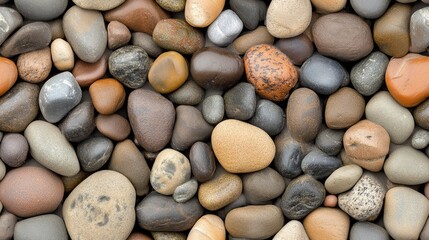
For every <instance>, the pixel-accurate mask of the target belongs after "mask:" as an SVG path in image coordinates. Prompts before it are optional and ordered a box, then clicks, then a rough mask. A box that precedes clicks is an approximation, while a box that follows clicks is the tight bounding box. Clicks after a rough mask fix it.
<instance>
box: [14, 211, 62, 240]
mask: <svg viewBox="0 0 429 240" xmlns="http://www.w3.org/2000/svg"><path fill="white" fill-rule="evenodd" d="M13 237H14V239H16V240H24V239H26V240H33V239H34V240H36V239H46V240H67V239H68V234H67V229H66V226H65V225H64V222H63V219H61V218H60V217H59V216H57V215H55V214H46V215H41V216H37V217H32V218H27V219H24V220H21V221H19V222H18V223H17V224H16V225H15V230H14V234H13Z"/></svg>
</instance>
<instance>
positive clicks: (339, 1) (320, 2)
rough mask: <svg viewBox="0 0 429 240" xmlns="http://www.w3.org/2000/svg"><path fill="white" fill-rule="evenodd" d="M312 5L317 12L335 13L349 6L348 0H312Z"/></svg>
mask: <svg viewBox="0 0 429 240" xmlns="http://www.w3.org/2000/svg"><path fill="white" fill-rule="evenodd" d="M311 3H312V4H313V6H314V7H315V8H316V10H317V12H321V13H333V12H338V11H340V10H341V9H343V8H344V7H345V6H346V4H347V0H328V1H326V0H311Z"/></svg>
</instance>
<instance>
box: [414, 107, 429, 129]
mask: <svg viewBox="0 0 429 240" xmlns="http://www.w3.org/2000/svg"><path fill="white" fill-rule="evenodd" d="M413 117H414V120H415V121H416V124H417V126H419V127H421V128H423V129H426V130H429V120H428V119H429V100H425V101H424V102H422V103H421V104H419V105H418V106H417V107H416V108H415V109H414V111H413Z"/></svg>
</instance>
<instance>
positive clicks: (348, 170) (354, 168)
mask: <svg viewBox="0 0 429 240" xmlns="http://www.w3.org/2000/svg"><path fill="white" fill-rule="evenodd" d="M362 173H363V171H362V168H361V167H359V166H358V165H355V164H350V165H346V166H342V167H340V168H338V169H336V170H335V171H334V172H332V173H331V175H329V177H328V178H327V179H326V181H325V188H326V190H327V191H328V192H329V193H332V194H338V193H343V192H345V191H348V190H350V189H351V188H352V187H353V186H354V185H355V184H356V183H357V182H358V180H359V179H360V178H361V176H362Z"/></svg>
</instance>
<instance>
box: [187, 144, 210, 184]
mask: <svg viewBox="0 0 429 240" xmlns="http://www.w3.org/2000/svg"><path fill="white" fill-rule="evenodd" d="M189 161H190V163H191V170H192V175H193V176H194V177H195V179H196V180H198V181H199V182H206V181H208V180H210V179H211V178H212V177H213V175H214V173H215V170H216V159H215V156H214V153H213V150H212V149H211V148H210V146H209V145H208V144H207V143H203V142H196V143H194V144H193V145H192V147H191V149H190V151H189Z"/></svg>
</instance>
